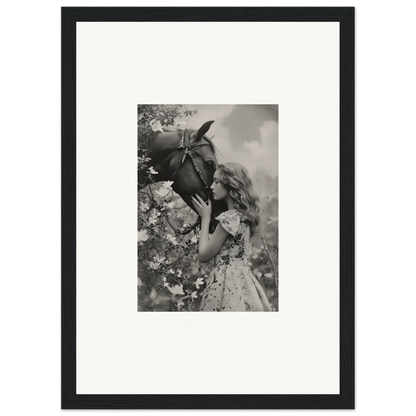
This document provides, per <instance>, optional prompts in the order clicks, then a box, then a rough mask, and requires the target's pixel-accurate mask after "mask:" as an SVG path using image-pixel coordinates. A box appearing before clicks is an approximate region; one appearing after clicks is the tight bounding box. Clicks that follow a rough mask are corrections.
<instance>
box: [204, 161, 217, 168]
mask: <svg viewBox="0 0 416 416" xmlns="http://www.w3.org/2000/svg"><path fill="white" fill-rule="evenodd" d="M205 166H206V167H207V168H209V169H213V168H214V167H215V163H214V161H213V160H207V161H206V162H205Z"/></svg>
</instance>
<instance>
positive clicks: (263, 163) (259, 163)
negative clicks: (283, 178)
mask: <svg viewBox="0 0 416 416" xmlns="http://www.w3.org/2000/svg"><path fill="white" fill-rule="evenodd" d="M277 138H278V125H277V123H276V121H274V120H268V121H265V122H264V123H263V124H262V126H261V127H260V141H252V142H244V144H243V149H244V151H245V152H247V153H248V154H249V155H250V158H251V159H253V160H254V161H255V162H256V163H254V165H256V167H257V169H259V168H261V169H262V170H264V171H265V172H267V173H268V174H269V175H271V176H272V177H276V176H277V175H278V141H277Z"/></svg>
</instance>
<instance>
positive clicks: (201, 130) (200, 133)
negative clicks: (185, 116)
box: [196, 120, 215, 141]
mask: <svg viewBox="0 0 416 416" xmlns="http://www.w3.org/2000/svg"><path fill="white" fill-rule="evenodd" d="M214 121H215V120H211V121H207V122H206V123H204V124H203V125H202V126H201V127H200V128H199V130H198V133H197V135H196V141H198V140H201V139H202V136H204V134H205V133H206V132H207V131H208V130H209V128H210V127H211V124H212V123H214Z"/></svg>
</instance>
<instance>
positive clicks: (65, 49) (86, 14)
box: [61, 7, 355, 409]
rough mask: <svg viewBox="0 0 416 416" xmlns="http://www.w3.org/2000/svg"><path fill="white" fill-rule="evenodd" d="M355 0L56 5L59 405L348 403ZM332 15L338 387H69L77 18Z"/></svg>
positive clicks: (322, 18) (72, 380) (72, 377)
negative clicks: (335, 27) (123, 390)
mask: <svg viewBox="0 0 416 416" xmlns="http://www.w3.org/2000/svg"><path fill="white" fill-rule="evenodd" d="M354 14H355V9H354V7H63V8H62V9H61V19H62V20H61V31H62V32H61V54H62V55H61V71H62V74H61V83H62V84H61V88H62V102H61V111H62V121H61V140H62V141H61V146H62V148H61V163H62V172H61V186H62V190H61V218H62V219H61V221H62V223H61V226H62V228H61V231H62V237H61V250H62V251H61V253H62V259H61V279H62V280H61V407H62V409H353V408H354V406H355V404H354V400H355V399H354V397H355V394H354V390H355V380H354V359H355V339H354V333H355V325H354V320H355V313H354V265H355V257H354V250H355V231H354V226H355V213H354V207H355V205H354V204H355V201H354V180H355V179H354V175H355V162H354V128H355V124H354V122H355V120H354V111H355V108H354V87H355V85H354V82H355V78H354V65H355V61H354V47H355V37H354V24H355V21H354ZM140 21H143V22H145V21H146V22H156V21H162V22H198V21H201V22H202V21H208V22H214V21H216V22H221V21H222V22H232V21H240V22H247V21H256V22H270V21H272V22H339V26H340V51H339V52H340V62H339V63H340V78H339V79H340V84H339V93H340V107H339V116H340V124H339V133H340V143H339V144H340V154H339V163H340V172H339V173H340V182H339V192H340V199H339V203H340V213H339V218H340V222H339V224H340V230H339V232H340V252H339V255H340V264H339V267H340V268H339V271H340V282H339V283H340V298H339V299H340V320H339V325H340V333H339V341H340V360H339V365H340V368H339V371H340V394H172V395H171V394H77V393H76V23H77V22H140Z"/></svg>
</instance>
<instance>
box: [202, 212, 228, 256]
mask: <svg viewBox="0 0 416 416" xmlns="http://www.w3.org/2000/svg"><path fill="white" fill-rule="evenodd" d="M209 221H210V219H209V218H202V221H201V236H200V238H199V244H198V249H199V250H198V258H199V260H200V261H201V262H202V263H207V262H209V261H210V260H211V259H213V258H214V256H215V255H216V254H217V253H218V252H219V251H220V248H221V247H222V245H223V244H224V241H225V239H226V238H227V236H228V234H229V233H228V232H227V231H225V230H224V228H223V227H222V225H221V223H218V225H217V228H216V229H215V231H214V234H212V236H211V238H209V232H208V230H209Z"/></svg>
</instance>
